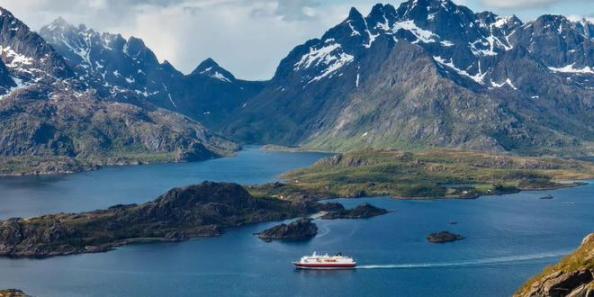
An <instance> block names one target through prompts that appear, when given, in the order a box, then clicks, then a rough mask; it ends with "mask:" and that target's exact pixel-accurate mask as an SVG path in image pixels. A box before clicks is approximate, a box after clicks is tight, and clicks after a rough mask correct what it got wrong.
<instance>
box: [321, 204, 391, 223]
mask: <svg viewBox="0 0 594 297" xmlns="http://www.w3.org/2000/svg"><path fill="white" fill-rule="evenodd" d="M386 213H388V211H387V210H385V209H383V208H379V207H375V206H373V205H371V204H369V203H365V204H363V205H359V206H357V207H355V208H353V209H344V208H343V209H342V210H337V211H331V212H328V213H326V214H325V215H323V216H322V219H325V220H335V219H368V218H372V217H376V216H380V215H383V214H386Z"/></svg>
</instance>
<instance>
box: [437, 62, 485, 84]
mask: <svg viewBox="0 0 594 297" xmlns="http://www.w3.org/2000/svg"><path fill="white" fill-rule="evenodd" d="M433 59H434V60H435V62H437V63H438V64H439V65H442V66H445V67H446V68H448V69H451V70H453V71H455V72H456V73H457V74H458V75H461V76H464V77H468V78H470V79H472V80H473V81H475V82H476V83H478V84H481V85H482V84H484V79H485V76H486V75H487V73H482V72H480V71H479V72H478V73H477V74H474V75H473V74H470V73H468V71H466V70H462V69H460V68H458V67H456V65H454V62H453V61H452V59H450V60H449V61H446V59H444V58H442V57H439V56H434V57H433Z"/></svg>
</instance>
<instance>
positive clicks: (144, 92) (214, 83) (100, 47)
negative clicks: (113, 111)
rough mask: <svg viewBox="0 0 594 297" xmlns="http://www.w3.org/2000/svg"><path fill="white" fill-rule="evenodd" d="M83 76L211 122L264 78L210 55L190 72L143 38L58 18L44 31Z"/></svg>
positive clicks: (119, 94)
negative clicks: (246, 77) (255, 79)
mask: <svg viewBox="0 0 594 297" xmlns="http://www.w3.org/2000/svg"><path fill="white" fill-rule="evenodd" d="M40 35H41V36H43V38H44V39H45V40H47V41H48V42H49V43H50V44H51V45H52V46H53V47H54V48H55V49H56V50H57V51H58V52H59V53H60V54H61V55H63V56H64V57H65V59H66V61H67V63H68V65H70V66H71V67H72V68H73V69H74V70H75V72H76V75H77V76H78V78H79V79H80V80H81V81H84V82H85V83H87V84H88V86H89V87H92V88H94V89H97V90H98V91H99V92H100V93H101V94H104V95H106V96H109V97H111V98H117V100H119V101H124V102H132V103H135V104H141V105H142V104H143V103H144V102H150V103H151V104H155V105H157V106H160V107H163V108H166V109H169V110H173V111H176V112H180V113H183V114H185V115H187V116H190V117H192V118H194V119H196V120H199V121H201V122H204V123H206V124H209V125H211V124H212V125H215V124H218V123H219V122H221V121H222V117H223V116H224V115H226V114H228V113H229V112H230V111H231V110H232V109H235V108H239V107H240V106H241V105H243V104H244V103H245V101H246V100H247V99H248V98H249V97H251V96H253V95H254V92H256V91H258V90H259V89H260V87H259V86H260V85H261V84H260V83H251V82H245V81H241V80H238V79H236V78H235V77H234V76H233V75H232V74H231V73H230V72H229V71H227V70H225V69H223V68H222V67H221V66H219V65H218V64H217V63H216V62H215V61H214V60H212V59H207V60H205V61H204V62H202V63H201V64H200V65H199V66H198V67H197V68H196V70H194V71H193V72H192V73H191V74H189V75H184V74H182V73H181V72H179V71H178V70H177V69H175V68H174V67H173V66H172V65H171V64H170V63H168V62H167V61H165V62H163V63H160V62H159V61H158V59H157V57H156V56H155V54H154V53H153V51H152V50H151V49H149V48H148V47H147V46H146V45H145V44H144V42H143V41H142V40H141V39H138V38H135V37H130V38H128V39H125V38H123V37H122V36H121V35H120V34H111V33H99V32H96V31H95V30H93V29H90V28H87V27H86V26H84V25H79V26H74V25H71V24H69V23H67V22H66V21H65V20H64V19H61V18H59V19H57V20H55V21H54V22H53V23H51V24H49V25H47V26H45V27H43V28H42V29H41V30H40Z"/></svg>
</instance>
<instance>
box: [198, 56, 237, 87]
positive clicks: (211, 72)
mask: <svg viewBox="0 0 594 297" xmlns="http://www.w3.org/2000/svg"><path fill="white" fill-rule="evenodd" d="M190 75H191V76H196V75H202V76H208V77H210V78H214V79H217V80H220V81H222V82H227V83H230V82H232V81H235V76H233V74H231V73H230V72H229V71H227V70H226V69H224V68H223V67H221V66H220V65H219V64H218V63H217V62H216V61H215V60H213V59H212V58H208V59H206V60H204V61H202V63H200V64H199V65H198V67H196V69H194V71H192V73H191V74H190Z"/></svg>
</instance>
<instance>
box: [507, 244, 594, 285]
mask: <svg viewBox="0 0 594 297" xmlns="http://www.w3.org/2000/svg"><path fill="white" fill-rule="evenodd" d="M592 296H594V234H590V235H588V236H587V237H586V238H585V239H584V241H583V242H582V245H581V247H580V248H579V249H578V250H577V251H575V252H574V253H573V254H571V255H570V256H568V257H566V258H565V259H563V260H561V262H560V263H559V264H557V265H554V266H552V267H548V268H547V269H545V271H544V272H543V273H542V274H541V275H539V276H537V277H536V278H534V279H532V280H530V281H529V282H528V283H527V284H525V285H524V286H523V287H522V288H521V289H520V290H519V291H518V292H516V294H515V295H514V297H592Z"/></svg>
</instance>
